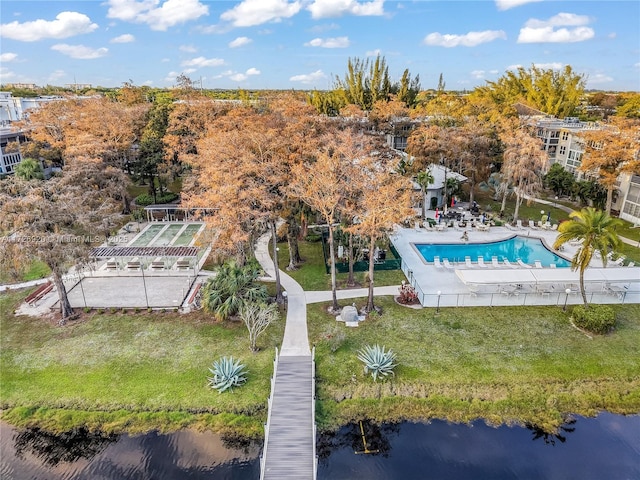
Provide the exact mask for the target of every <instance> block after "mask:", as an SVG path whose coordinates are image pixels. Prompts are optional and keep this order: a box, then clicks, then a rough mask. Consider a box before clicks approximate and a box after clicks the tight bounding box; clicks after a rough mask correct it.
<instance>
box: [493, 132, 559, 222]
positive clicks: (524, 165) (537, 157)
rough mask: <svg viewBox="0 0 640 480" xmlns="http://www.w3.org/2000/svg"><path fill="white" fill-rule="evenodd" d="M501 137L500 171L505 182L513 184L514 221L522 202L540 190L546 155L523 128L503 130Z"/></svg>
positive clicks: (545, 167) (535, 139)
mask: <svg viewBox="0 0 640 480" xmlns="http://www.w3.org/2000/svg"><path fill="white" fill-rule="evenodd" d="M501 140H502V142H503V143H504V145H505V146H506V149H505V151H504V162H503V164H502V170H501V173H502V177H503V179H504V181H505V182H507V183H510V184H511V185H513V186H514V192H515V194H516V206H515V210H514V212H513V220H514V221H516V220H517V219H518V212H519V209H520V205H521V204H522V201H523V200H524V199H529V198H532V197H535V195H536V194H537V193H538V192H539V191H540V190H541V189H542V176H543V175H544V173H546V170H547V165H548V157H547V154H546V152H545V151H544V150H543V149H542V144H541V141H540V139H538V138H535V137H534V136H532V135H531V134H530V133H529V132H528V131H527V130H526V129H524V128H518V129H505V130H504V131H503V132H502V134H501Z"/></svg>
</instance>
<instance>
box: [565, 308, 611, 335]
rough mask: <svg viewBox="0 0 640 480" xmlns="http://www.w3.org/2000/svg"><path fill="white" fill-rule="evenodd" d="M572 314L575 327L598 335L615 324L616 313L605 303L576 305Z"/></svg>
mask: <svg viewBox="0 0 640 480" xmlns="http://www.w3.org/2000/svg"><path fill="white" fill-rule="evenodd" d="M572 316H573V323H574V324H575V325H576V326H577V327H579V328H582V329H584V330H587V331H588V332H591V333H597V334H599V335H602V334H605V333H608V332H610V331H611V330H613V327H614V326H615V324H616V314H615V312H614V311H613V309H612V308H611V307H609V306H607V305H591V306H589V307H585V306H584V305H577V306H575V307H574V308H573V312H572Z"/></svg>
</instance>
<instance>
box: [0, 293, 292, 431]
mask: <svg viewBox="0 0 640 480" xmlns="http://www.w3.org/2000/svg"><path fill="white" fill-rule="evenodd" d="M27 293H28V292H17V293H11V294H3V295H0V317H1V331H2V338H1V339H0V345H1V347H2V348H1V350H2V351H1V353H0V364H1V367H2V368H1V371H0V384H1V389H0V408H2V409H3V411H2V419H3V420H6V421H8V422H9V423H12V424H15V425H18V426H29V425H31V426H32V425H38V426H40V427H42V428H45V429H48V430H51V431H65V430H69V429H70V428H72V427H77V426H80V425H84V426H86V427H88V428H90V429H96V430H103V431H107V432H122V431H127V432H139V431H148V430H152V429H158V430H161V431H171V430H175V429H179V428H183V427H186V426H193V427H201V428H208V429H211V430H213V431H217V432H220V433H234V434H240V435H244V436H248V437H259V436H261V435H262V434H263V426H262V425H263V423H264V422H265V421H266V415H267V409H266V407H267V398H268V396H269V393H270V377H271V375H272V372H273V356H274V347H275V346H276V345H278V344H280V342H281V338H282V334H283V330H284V319H282V320H280V321H279V322H277V324H275V325H272V326H271V327H270V328H269V329H268V330H267V331H266V332H265V334H264V335H263V336H262V337H260V338H259V340H258V345H259V347H260V348H261V349H262V350H261V351H260V352H259V353H257V354H253V353H251V352H250V350H249V340H248V334H247V330H246V328H245V326H244V324H242V323H241V322H226V323H215V322H214V321H213V320H212V319H210V318H209V317H208V316H206V315H205V314H203V313H201V312H197V313H193V314H189V315H180V314H177V313H160V312H157V313H146V312H145V313H138V314H133V313H127V314H123V313H113V314H112V313H103V314H98V313H95V312H93V313H90V314H89V315H88V316H86V318H85V319H83V320H81V321H78V322H71V323H69V324H68V325H67V326H65V327H58V326H56V325H55V322H52V321H47V320H44V319H39V318H32V317H16V316H14V315H13V310H14V309H15V308H16V307H17V305H18V304H19V303H20V301H21V300H22V299H24V297H25V296H26V294H27ZM224 355H233V356H234V357H235V358H239V359H240V360H241V361H242V362H243V363H244V364H245V365H246V366H247V370H248V372H249V373H248V381H247V383H246V384H245V385H244V386H242V387H241V388H238V389H235V390H234V391H233V392H225V393H222V394H219V393H218V392H217V391H215V390H212V389H211V388H209V387H208V386H207V376H210V372H209V370H208V368H209V367H210V366H211V365H212V363H213V361H214V360H216V359H217V358H219V357H220V356H224Z"/></svg>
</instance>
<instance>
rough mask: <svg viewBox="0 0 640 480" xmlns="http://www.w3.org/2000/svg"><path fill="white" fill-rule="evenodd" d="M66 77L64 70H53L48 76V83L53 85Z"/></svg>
mask: <svg viewBox="0 0 640 480" xmlns="http://www.w3.org/2000/svg"><path fill="white" fill-rule="evenodd" d="M66 76H67V73H66V72H65V71H64V70H54V71H53V72H51V73H50V74H49V82H51V83H55V82H57V81H58V80H60V79H63V78H64V77H66Z"/></svg>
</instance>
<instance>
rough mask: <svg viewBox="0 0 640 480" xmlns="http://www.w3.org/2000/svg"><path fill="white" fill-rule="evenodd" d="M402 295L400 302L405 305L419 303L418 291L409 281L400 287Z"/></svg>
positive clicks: (399, 298)
mask: <svg viewBox="0 0 640 480" xmlns="http://www.w3.org/2000/svg"><path fill="white" fill-rule="evenodd" d="M399 290H400V296H399V297H398V302H400V303H401V304H403V305H415V304H417V303H419V300H418V293H417V292H416V289H415V288H413V286H411V285H409V284H408V283H403V284H402V286H401V287H400V289H399Z"/></svg>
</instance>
